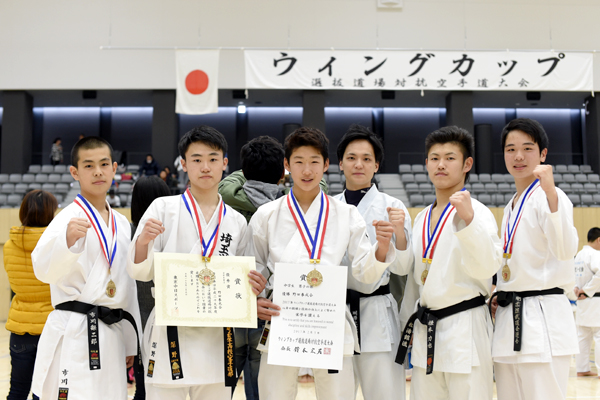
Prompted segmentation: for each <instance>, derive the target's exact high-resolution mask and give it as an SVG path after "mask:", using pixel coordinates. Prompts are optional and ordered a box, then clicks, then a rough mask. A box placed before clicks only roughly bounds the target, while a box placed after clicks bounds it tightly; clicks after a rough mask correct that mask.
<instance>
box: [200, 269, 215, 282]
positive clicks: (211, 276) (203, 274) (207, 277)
mask: <svg viewBox="0 0 600 400" xmlns="http://www.w3.org/2000/svg"><path fill="white" fill-rule="evenodd" d="M198 278H199V279H200V282H202V284H203V285H206V286H210V285H211V284H212V283H213V282H214V281H215V273H214V272H213V271H212V270H210V269H208V268H204V269H203V270H202V271H200V273H199V274H198Z"/></svg>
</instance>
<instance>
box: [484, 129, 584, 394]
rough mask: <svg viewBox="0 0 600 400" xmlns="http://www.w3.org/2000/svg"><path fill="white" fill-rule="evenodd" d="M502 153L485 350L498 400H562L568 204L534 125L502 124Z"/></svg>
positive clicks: (567, 333) (572, 235)
mask: <svg viewBox="0 0 600 400" xmlns="http://www.w3.org/2000/svg"><path fill="white" fill-rule="evenodd" d="M502 149H503V151H504V162H505V164H506V169H507V170H508V172H509V173H510V174H511V175H512V176H513V177H514V178H515V185H516V187H517V193H516V195H515V196H514V197H513V198H512V200H511V201H510V202H509V203H508V204H507V206H506V207H505V208H504V218H503V220H502V234H501V238H502V243H503V264H502V268H501V270H500V271H499V272H498V285H497V289H496V290H497V291H498V295H497V297H495V298H494V301H493V303H494V304H495V303H498V304H499V305H500V307H498V308H497V311H496V313H495V316H496V326H495V330H494V341H493V350H492V355H493V357H494V370H495V373H496V387H497V391H498V399H499V400H514V399H527V400H535V399H544V400H552V399H564V398H565V397H566V395H567V382H568V378H569V363H570V359H571V355H573V354H576V353H577V352H578V350H579V346H578V344H577V334H576V328H575V320H574V318H573V312H572V310H571V305H570V303H569V299H568V298H567V296H565V293H566V292H570V291H571V290H573V287H574V286H575V279H574V278H575V277H574V274H573V268H574V264H573V258H574V257H575V253H576V252H577V243H578V237H577V230H576V229H575V227H574V226H573V205H572V204H571V202H570V201H569V198H568V197H567V195H566V194H565V193H563V191H562V190H560V189H558V188H556V187H555V186H554V177H553V174H552V166H551V165H542V163H543V162H544V161H545V160H546V155H547V153H548V136H547V135H546V132H545V131H544V128H543V127H542V125H541V124H540V123H539V122H537V121H534V120H531V119H527V118H519V119H515V120H513V121H511V122H509V123H508V124H507V125H506V126H505V127H504V129H503V131H502Z"/></svg>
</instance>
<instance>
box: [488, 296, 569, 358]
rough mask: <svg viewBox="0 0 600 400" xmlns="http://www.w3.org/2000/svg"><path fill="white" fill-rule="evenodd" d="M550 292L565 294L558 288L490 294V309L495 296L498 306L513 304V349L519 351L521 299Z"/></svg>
mask: <svg viewBox="0 0 600 400" xmlns="http://www.w3.org/2000/svg"><path fill="white" fill-rule="evenodd" d="M550 294H565V291H564V290H562V289H560V288H553V289H546V290H528V291H525V292H496V293H494V294H493V295H492V298H491V299H490V304H489V307H490V311H491V308H492V300H493V299H494V297H496V298H497V300H498V305H499V306H500V307H508V305H509V304H512V305H513V328H514V341H513V350H514V351H521V343H522V339H521V337H522V335H523V299H524V298H525V297H534V296H546V295H550Z"/></svg>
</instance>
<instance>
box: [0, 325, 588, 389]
mask: <svg viewBox="0 0 600 400" xmlns="http://www.w3.org/2000/svg"><path fill="white" fill-rule="evenodd" d="M0 323H1V324H2V325H4V322H0ZM9 336H10V334H9V332H8V331H6V330H5V329H0V399H4V398H6V395H7V394H8V390H9V387H10V353H9V350H8V342H9ZM591 356H592V357H593V356H594V353H593V350H592V354H591ZM590 363H591V369H592V371H594V372H596V366H595V365H594V362H593V360H590ZM576 375H577V374H576V372H575V359H574V358H573V360H572V361H571V370H570V377H569V389H568V393H567V399H586V400H594V399H598V400H600V379H598V378H597V377H586V378H577V376H576ZM240 383H241V382H240ZM406 386H407V387H406V398H407V399H409V398H410V397H409V395H408V394H409V391H410V383H409V382H407V385H406ZM129 398H130V399H131V398H133V389H130V390H129ZM245 398H246V396H245V395H244V390H243V387H242V386H241V385H238V388H237V389H236V391H235V393H234V396H233V400H244V399H245ZM495 398H496V389H495V388H494V399H495ZM296 399H297V400H312V399H316V396H315V386H314V384H308V383H300V384H298V396H297V397H296ZM325 400H327V399H325ZM356 400H364V399H363V396H362V394H361V393H359V394H358V396H357V397H356Z"/></svg>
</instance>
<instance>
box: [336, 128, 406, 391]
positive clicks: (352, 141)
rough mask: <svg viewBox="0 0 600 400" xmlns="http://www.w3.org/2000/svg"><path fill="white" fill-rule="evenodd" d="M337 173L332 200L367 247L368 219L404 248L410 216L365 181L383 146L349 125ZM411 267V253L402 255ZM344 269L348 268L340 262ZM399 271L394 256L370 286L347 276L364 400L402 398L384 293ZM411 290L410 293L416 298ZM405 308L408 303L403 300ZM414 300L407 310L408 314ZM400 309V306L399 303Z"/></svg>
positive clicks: (392, 318)
mask: <svg viewBox="0 0 600 400" xmlns="http://www.w3.org/2000/svg"><path fill="white" fill-rule="evenodd" d="M337 156H338V160H339V163H340V170H342V171H343V172H344V175H345V176H346V190H344V192H343V193H341V194H340V195H338V196H335V199H336V200H339V201H341V202H342V203H346V204H350V205H353V206H355V207H356V208H357V210H358V212H359V213H360V215H361V216H362V217H363V218H364V220H365V222H366V223H367V234H368V236H369V239H370V241H371V243H372V244H375V243H376V242H377V239H376V235H375V227H374V226H372V225H371V224H370V222H372V221H373V220H383V221H390V222H392V224H393V225H394V227H395V228H396V230H395V232H394V236H395V238H394V239H395V240H394V241H393V245H395V247H396V248H397V249H399V250H406V249H407V246H410V245H411V243H410V238H411V222H410V215H409V214H408V210H407V209H406V207H405V206H404V204H403V203H402V202H401V201H400V200H398V199H395V198H393V197H390V196H388V195H387V194H385V193H381V192H379V191H378V190H377V187H376V186H375V185H373V184H372V183H371V182H372V180H373V176H374V175H375V173H376V172H377V170H378V169H379V165H380V163H381V162H382V161H383V145H382V144H381V141H380V140H379V138H378V137H377V136H376V135H375V134H374V133H373V132H371V131H370V130H369V129H367V128H365V127H363V126H360V125H352V126H351V127H350V129H349V130H348V132H346V134H345V135H344V136H343V137H342V140H341V141H340V144H339V145H338V148H337ZM400 254H406V255H407V257H408V258H409V259H408V260H405V262H406V263H412V262H413V260H412V258H413V255H412V252H404V253H400ZM343 264H344V265H348V263H347V262H346V260H344V262H343ZM398 268H401V264H400V257H398V258H397V259H396V261H395V262H394V263H392V264H391V265H390V267H389V268H388V269H387V270H386V271H385V272H384V274H383V275H382V277H381V279H379V280H378V281H377V282H375V283H374V284H365V283H362V282H359V281H358V280H356V279H355V278H354V276H353V275H352V271H351V270H349V271H348V300H349V304H350V312H351V313H352V317H353V318H354V321H355V323H356V327H357V333H358V340H359V342H360V354H359V355H355V356H354V357H353V364H354V372H355V377H356V380H357V381H356V382H355V383H356V385H357V387H358V385H360V387H361V390H362V394H363V396H364V398H365V400H379V399H391V398H396V399H398V400H402V399H404V393H405V378H404V368H403V367H402V366H401V365H399V364H397V363H395V359H396V351H397V350H398V345H399V343H400V332H399V330H400V324H399V320H398V318H399V314H398V306H397V303H396V300H395V299H394V297H393V296H392V294H391V293H390V285H389V282H390V275H391V273H392V272H398V270H397V269H398ZM416 292H417V291H415V293H416ZM407 301H408V302H409V303H410V300H407ZM415 301H416V299H414V298H413V301H412V304H410V305H409V306H407V307H410V312H411V313H412V310H413V307H414V304H415ZM404 304H406V303H404Z"/></svg>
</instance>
